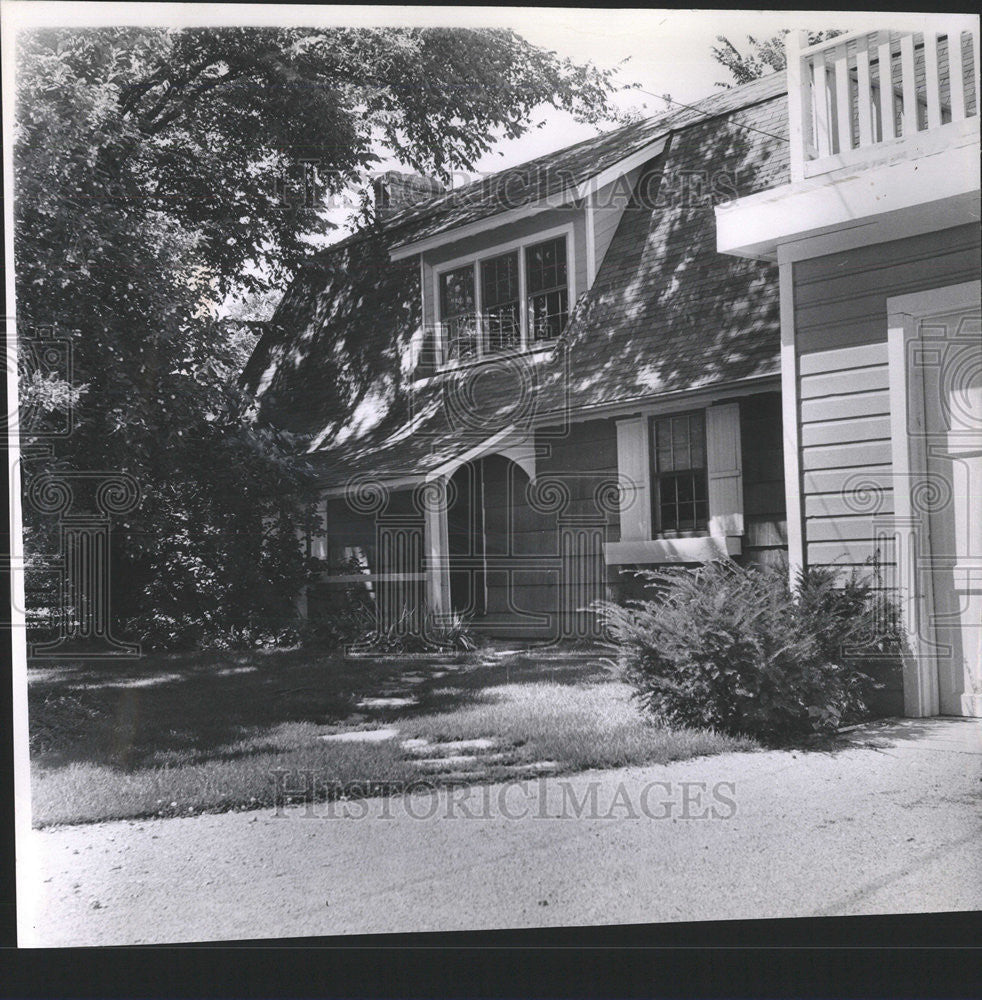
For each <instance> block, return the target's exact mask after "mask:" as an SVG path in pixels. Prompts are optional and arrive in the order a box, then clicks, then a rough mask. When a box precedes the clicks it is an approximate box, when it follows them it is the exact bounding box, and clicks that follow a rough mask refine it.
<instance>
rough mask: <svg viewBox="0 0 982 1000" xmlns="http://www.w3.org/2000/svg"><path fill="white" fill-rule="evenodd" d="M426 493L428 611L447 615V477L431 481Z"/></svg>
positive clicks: (425, 543)
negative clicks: (427, 500)
mask: <svg viewBox="0 0 982 1000" xmlns="http://www.w3.org/2000/svg"><path fill="white" fill-rule="evenodd" d="M427 493H428V499H429V502H427V503H426V504H425V521H424V525H423V535H424V538H423V545H424V551H425V553H426V603H427V610H428V611H429V612H430V613H431V614H433V615H446V614H449V613H450V610H451V608H450V544H449V537H448V530H447V479H446V476H439V477H438V478H436V479H433V480H430V482H429V483H427ZM434 494H435V496H434Z"/></svg>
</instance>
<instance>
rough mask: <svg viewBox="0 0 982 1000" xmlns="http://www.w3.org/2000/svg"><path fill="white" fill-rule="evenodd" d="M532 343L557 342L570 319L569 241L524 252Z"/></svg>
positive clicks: (563, 240)
mask: <svg viewBox="0 0 982 1000" xmlns="http://www.w3.org/2000/svg"><path fill="white" fill-rule="evenodd" d="M525 267H526V278H525V283H526V286H527V288H528V299H529V319H530V322H529V328H530V334H531V338H530V339H532V340H535V341H538V340H555V339H556V337H558V336H559V335H560V334H561V333H562V332H563V327H565V326H566V319H567V317H568V315H569V295H568V289H567V286H566V277H567V269H566V237H565V236H560V237H558V238H557V239H554V240H547V241H546V242H545V243H536V244H535V245H534V246H530V247H528V248H527V249H526V251H525Z"/></svg>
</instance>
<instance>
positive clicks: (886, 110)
mask: <svg viewBox="0 0 982 1000" xmlns="http://www.w3.org/2000/svg"><path fill="white" fill-rule="evenodd" d="M879 38H880V44H879V47H878V49H877V54H878V59H879V62H880V137H881V138H882V140H883V141H884V142H886V141H887V140H888V139H893V138H895V137H896V134H897V133H896V131H895V129H894V124H893V57H892V55H891V52H890V32H889V31H881V32H880V33H879Z"/></svg>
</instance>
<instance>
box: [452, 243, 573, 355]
mask: <svg viewBox="0 0 982 1000" xmlns="http://www.w3.org/2000/svg"><path fill="white" fill-rule="evenodd" d="M542 235H547V236H548V237H549V238H548V239H545V240H543V239H542V238H541V236H540V237H539V239H538V240H536V241H529V242H523V243H517V242H516V243H512V244H506V245H505V246H497V247H491V248H489V249H488V251H487V252H485V253H481V254H478V255H475V256H474V257H471V258H469V259H467V258H465V259H464V260H460V259H458V260H455V261H449V262H448V263H446V264H444V265H442V266H441V265H436V268H435V271H436V293H437V295H436V301H437V307H438V310H439V314H438V316H437V336H438V339H439V350H438V355H437V356H438V357H439V358H441V359H442V364H445V365H446V364H455V363H461V362H465V361H477V360H480V359H482V358H485V357H489V356H494V355H499V354H503V353H511V352H514V351H523V350H529V349H533V348H535V347H540V346H544V345H546V344H548V343H549V342H550V341H553V340H555V339H556V338H557V337H559V336H560V334H561V333H562V332H563V330H564V328H565V327H566V323H567V321H568V319H569V301H570V296H571V295H572V288H571V276H572V274H573V261H572V243H573V239H572V235H573V234H572V226H564V227H562V229H560V230H553V231H552V232H549V233H543V234H542Z"/></svg>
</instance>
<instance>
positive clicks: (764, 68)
mask: <svg viewBox="0 0 982 1000" xmlns="http://www.w3.org/2000/svg"><path fill="white" fill-rule="evenodd" d="M788 31H789V29H787V28H785V29H784V30H783V31H780V32H778V33H777V34H776V35H774V36H773V37H772V38H764V39H757V38H754V37H753V35H747V44H748V45H749V46H750V49H749V52H748V53H747V54H746V55H744V54H743V53H742V52H740V50H739V49H738V48H737V47H736V46H735V45H734V44H733V43H732V42H731V41H730V40H729V39H728V38H727V37H726V36H725V35H717V36H716V41H717V42H719V43H720V45H719V46H716V45H714V46H713V58H714V59H715V60H716V61H717V62H718V63H719V64H720V65H721V66H725V67H726V69H728V70H729V71H730V75H731V76H732V77H733V80H734V82H735V83H737V84H740V83H749V82H750V81H751V80H759V79H760V78H761V77H762V76H767V74H768V73H774V72H777V71H779V70H782V69H784V68H785V66H786V65H787V57H786V55H785V47H784V45H785V36H786V35H787V34H788ZM841 34H842V32H841V31H838V30H835V29H832V30H828V31H810V32H809V33H808V44H809V45H817V44H818V43H819V42H823V41H825V40H826V39H827V38H835V37H836V35H841ZM716 86H717V87H731V86H732V84H730V83H717V84H716Z"/></svg>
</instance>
